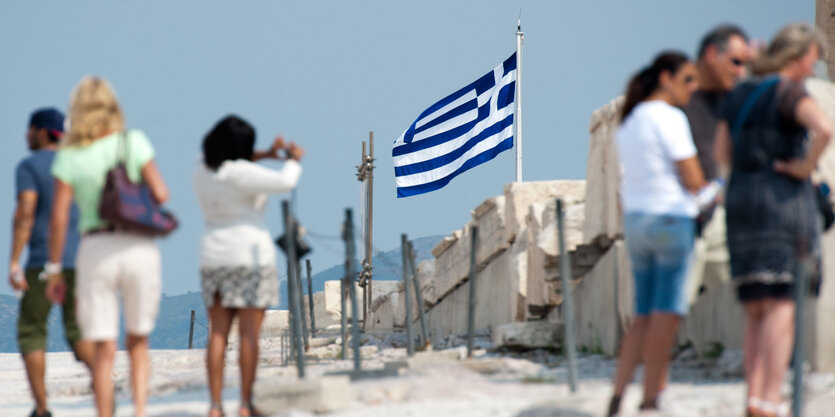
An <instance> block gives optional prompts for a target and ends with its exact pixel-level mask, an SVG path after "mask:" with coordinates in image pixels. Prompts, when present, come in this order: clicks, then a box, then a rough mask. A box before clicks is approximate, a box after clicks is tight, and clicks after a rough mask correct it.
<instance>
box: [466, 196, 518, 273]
mask: <svg viewBox="0 0 835 417" xmlns="http://www.w3.org/2000/svg"><path fill="white" fill-rule="evenodd" d="M505 211H506V210H505V197H504V196H503V195H500V196H497V197H490V198H488V199H487V200H484V202H483V203H481V204H479V205H478V207H476V208H475V209H474V210H473V211H471V212H470V215H471V216H472V222H470V225H472V226H477V227H478V252H477V253H476V262H477V263H479V264H481V265H484V264H486V263H488V262H490V260H491V259H493V258H494V257H496V256H497V255H498V254H499V253H501V252H503V251H504V250H505V249H507V248H509V247H510V242H511V241H509V240H507V239H506V231H505V223H506V218H505V217H506V213H505ZM467 259H468V260H469V258H467Z"/></svg>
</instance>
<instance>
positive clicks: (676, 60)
mask: <svg viewBox="0 0 835 417" xmlns="http://www.w3.org/2000/svg"><path fill="white" fill-rule="evenodd" d="M687 61H688V58H687V55H685V54H683V53H681V52H678V51H664V52H661V53H660V54H658V55H657V56H656V57H655V59H654V60H653V61H652V65H650V66H648V67H645V68H644V69H642V70H641V71H640V72H638V73H637V74H635V75H634V76H632V79H630V80H629V85H628V86H627V87H626V101H625V102H624V103H623V112H622V113H621V118H620V120H621V122H623V121H624V120H626V117H627V116H629V113H632V110H633V109H635V106H637V105H638V103H640V102H642V101H644V100H645V99H646V98H647V97H649V96H650V95H651V94H652V93H653V92H655V90H656V89H657V88H658V77H659V76H661V73H662V72H664V71H667V72H669V73H670V75H675V74H676V73H677V72H678V70H679V68H681V66H682V65H684V64H685V63H686V62H687Z"/></svg>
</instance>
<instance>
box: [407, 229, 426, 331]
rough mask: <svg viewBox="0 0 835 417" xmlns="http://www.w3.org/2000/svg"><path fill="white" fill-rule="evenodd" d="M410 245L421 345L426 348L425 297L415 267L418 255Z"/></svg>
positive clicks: (410, 243)
mask: <svg viewBox="0 0 835 417" xmlns="http://www.w3.org/2000/svg"><path fill="white" fill-rule="evenodd" d="M406 243H408V245H409V248H408V254H409V258H408V261H409V267H410V268H411V271H412V283H413V284H414V286H415V298H416V299H417V307H418V308H417V311H418V317H419V318H420V337H421V339H420V340H421V343H422V345H423V347H426V346H427V345H428V344H429V340H428V339H427V336H426V318H425V317H424V314H423V295H422V294H421V293H420V281H419V280H418V276H417V267H416V266H415V262H416V261H415V259H416V258H417V254H416V253H415V250H414V248H413V247H412V242H406Z"/></svg>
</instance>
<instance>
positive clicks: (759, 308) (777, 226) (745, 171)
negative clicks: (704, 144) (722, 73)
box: [715, 23, 832, 416]
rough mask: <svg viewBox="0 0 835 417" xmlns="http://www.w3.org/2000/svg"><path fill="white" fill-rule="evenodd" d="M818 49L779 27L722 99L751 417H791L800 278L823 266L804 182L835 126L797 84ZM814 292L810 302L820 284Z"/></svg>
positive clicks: (719, 143) (718, 153) (815, 37)
mask: <svg viewBox="0 0 835 417" xmlns="http://www.w3.org/2000/svg"><path fill="white" fill-rule="evenodd" d="M824 43H825V42H824V39H823V37H822V36H821V35H820V34H819V33H818V32H817V31H816V30H815V29H814V28H812V27H811V26H809V25H806V24H802V23H798V24H791V25H788V26H786V27H784V28H782V29H781V30H780V31H779V32H778V33H777V35H776V36H775V38H774V40H772V42H771V44H770V45H769V46H768V48H767V49H766V50H765V51H764V52H763V53H762V54H761V55H760V56H759V57H758V58H757V59H756V60H755V61H754V62H753V65H752V72H753V73H754V74H755V76H756V77H754V78H753V79H751V80H749V81H746V82H744V83H742V84H740V85H739V86H738V87H737V88H736V89H734V91H733V92H732V93H731V94H730V95H729V96H728V98H727V100H726V102H725V106H724V109H723V110H722V113H721V117H720V123H719V125H718V127H717V131H716V144H715V147H716V148H715V157H716V161H717V163H718V164H719V165H720V166H723V167H724V168H725V169H726V170H727V169H728V168H729V169H730V181H729V184H728V190H727V195H726V198H725V208H726V210H727V218H726V221H727V228H728V229H727V230H728V232H727V233H728V249H729V251H730V255H731V273H732V276H733V281H734V282H735V284H736V287H737V299H739V301H740V302H741V303H742V305H743V308H744V309H745V316H746V320H745V334H744V338H743V353H744V357H745V359H744V365H745V379H746V383H747V384H748V398H747V411H746V412H747V415H748V416H782V415H787V413H788V407H787V406H786V405H785V404H782V402H781V392H780V388H781V385H782V383H783V379H784V377H785V374H786V370H787V368H788V364H789V358H790V355H791V352H792V346H793V343H794V337H793V335H794V313H795V303H794V298H793V296H794V294H793V293H794V291H795V290H796V289H795V282H796V279H797V277H796V274H797V273H798V271H800V270H801V269H802V268H801V267H802V266H803V265H814V264H816V263H817V264H818V266H819V262H820V251H819V239H820V232H821V229H822V228H821V222H820V213H819V212H818V209H817V205H816V197H815V192H816V190H815V189H814V187H813V186H812V183H811V181H810V175H811V174H812V171H814V170H815V167H816V165H817V161H818V158H820V156H821V154H822V153H823V150H824V148H825V147H826V144H827V143H828V142H829V138H830V136H831V132H832V127H831V125H830V122H829V119H828V118H827V116H826V115H825V114H824V113H823V111H822V110H821V108H820V107H818V105H817V104H815V102H814V100H812V98H811V97H809V94H808V93H807V92H806V90H805V88H804V87H803V81H804V80H805V79H806V78H807V77H809V76H810V75H812V74H813V72H814V65H815V63H816V62H817V61H818V59H819V58H820V57H821V54H822V53H823V52H824ZM810 261H811V262H810ZM811 272H812V274H813V275H817V274H818V273H819V268H815V267H813V268H811ZM813 281H817V280H813ZM817 282H819V281H817ZM797 290H800V291H803V292H805V291H806V289H805V288H803V289H797ZM810 290H811V292H812V293H813V294H815V295H816V294H817V291H818V288H817V285H814V286H812V287H811V288H810ZM804 295H805V294H804Z"/></svg>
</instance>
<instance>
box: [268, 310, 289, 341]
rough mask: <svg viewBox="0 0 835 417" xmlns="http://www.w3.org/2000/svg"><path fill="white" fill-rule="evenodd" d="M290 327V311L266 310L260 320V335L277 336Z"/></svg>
mask: <svg viewBox="0 0 835 417" xmlns="http://www.w3.org/2000/svg"><path fill="white" fill-rule="evenodd" d="M289 328H290V312H289V311H287V310H267V311H265V312H264V320H263V321H262V322H261V336H267V337H270V336H279V335H281V334H282V333H284V332H285V331H286V330H287V329H289Z"/></svg>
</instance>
